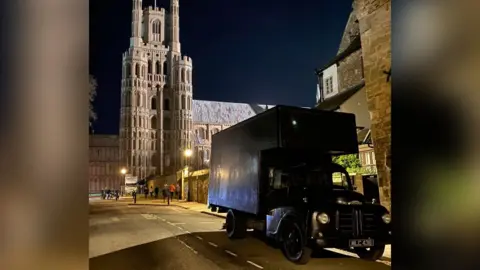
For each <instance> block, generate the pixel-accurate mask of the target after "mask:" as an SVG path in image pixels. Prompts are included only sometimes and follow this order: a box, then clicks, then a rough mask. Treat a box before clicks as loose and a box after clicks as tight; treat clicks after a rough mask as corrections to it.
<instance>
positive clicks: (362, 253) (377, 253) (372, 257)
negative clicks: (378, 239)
mask: <svg viewBox="0 0 480 270" xmlns="http://www.w3.org/2000/svg"><path fill="white" fill-rule="evenodd" d="M384 251H385V245H379V246H374V247H371V248H369V249H367V248H355V253H357V255H358V257H360V259H364V260H368V261H376V260H378V259H380V258H381V257H382V255H383V252H384Z"/></svg>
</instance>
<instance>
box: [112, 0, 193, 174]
mask: <svg viewBox="0 0 480 270" xmlns="http://www.w3.org/2000/svg"><path fill="white" fill-rule="evenodd" d="M132 3H133V6H132V36H131V38H130V47H129V48H128V50H127V51H126V52H125V53H124V54H123V61H122V64H123V68H122V89H121V109H120V156H121V164H122V165H123V166H125V167H126V168H127V169H128V172H129V173H130V174H133V175H135V176H138V178H139V179H143V178H145V177H147V176H149V175H164V174H172V173H174V172H175V171H177V170H179V169H180V168H182V167H183V166H185V164H186V162H185V158H184V156H183V153H184V151H185V150H186V149H190V148H191V147H192V132H191V130H192V127H193V123H192V59H191V58H190V57H187V56H182V54H181V47H180V24H179V22H180V17H179V1H178V0H170V10H169V12H167V11H166V10H165V9H163V8H158V7H157V6H156V4H155V6H154V7H151V6H150V7H148V8H145V9H143V8H142V0H133V1H132ZM155 3H156V1H155Z"/></svg>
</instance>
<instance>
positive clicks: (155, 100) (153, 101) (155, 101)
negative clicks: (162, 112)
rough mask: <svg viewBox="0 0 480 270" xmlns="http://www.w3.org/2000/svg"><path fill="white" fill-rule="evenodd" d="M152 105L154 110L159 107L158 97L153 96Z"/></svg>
mask: <svg viewBox="0 0 480 270" xmlns="http://www.w3.org/2000/svg"><path fill="white" fill-rule="evenodd" d="M151 106H152V110H156V109H157V98H156V97H152V101H151Z"/></svg>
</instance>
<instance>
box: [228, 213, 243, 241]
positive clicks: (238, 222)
mask: <svg viewBox="0 0 480 270" xmlns="http://www.w3.org/2000/svg"><path fill="white" fill-rule="evenodd" d="M225 223H226V224H225V225H226V231H227V235H228V238H231V239H238V238H244V237H245V235H246V233H247V228H246V226H247V222H246V221H245V219H244V218H242V216H241V215H239V214H235V213H234V212H233V211H232V210H228V213H227V218H226V222H225Z"/></svg>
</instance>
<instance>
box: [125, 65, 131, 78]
mask: <svg viewBox="0 0 480 270" xmlns="http://www.w3.org/2000/svg"><path fill="white" fill-rule="evenodd" d="M131 75H132V66H131V65H130V64H129V63H127V64H126V65H125V76H126V77H130V76H131Z"/></svg>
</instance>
